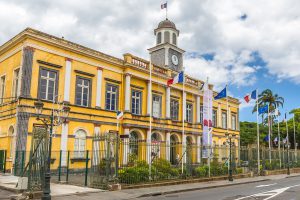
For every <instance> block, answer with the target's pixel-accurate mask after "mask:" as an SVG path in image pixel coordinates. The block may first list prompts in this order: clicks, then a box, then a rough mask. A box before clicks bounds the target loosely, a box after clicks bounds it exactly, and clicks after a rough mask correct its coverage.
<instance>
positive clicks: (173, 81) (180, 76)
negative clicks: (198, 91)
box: [167, 71, 184, 86]
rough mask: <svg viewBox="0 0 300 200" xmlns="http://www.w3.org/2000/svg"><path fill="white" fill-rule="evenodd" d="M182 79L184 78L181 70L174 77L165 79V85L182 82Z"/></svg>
mask: <svg viewBox="0 0 300 200" xmlns="http://www.w3.org/2000/svg"><path fill="white" fill-rule="evenodd" d="M183 80H184V73H183V71H182V72H180V73H179V74H177V75H176V76H175V77H174V78H172V79H169V80H168V81H167V85H168V86H169V85H172V84H176V83H183Z"/></svg>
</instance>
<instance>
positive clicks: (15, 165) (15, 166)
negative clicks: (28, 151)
mask: <svg viewBox="0 0 300 200" xmlns="http://www.w3.org/2000/svg"><path fill="white" fill-rule="evenodd" d="M17 159H18V151H16V154H15V161H14V165H13V167H14V176H16V169H17V162H16V160H17Z"/></svg>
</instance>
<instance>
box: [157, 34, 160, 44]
mask: <svg viewBox="0 0 300 200" xmlns="http://www.w3.org/2000/svg"><path fill="white" fill-rule="evenodd" d="M156 43H157V44H160V43H161V32H159V33H157V41H156Z"/></svg>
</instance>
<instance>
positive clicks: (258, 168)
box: [256, 89, 260, 174]
mask: <svg viewBox="0 0 300 200" xmlns="http://www.w3.org/2000/svg"><path fill="white" fill-rule="evenodd" d="M256 111H257V112H256V122H257V172H258V174H260V155H259V154H260V149H259V148H260V147H259V123H258V89H256Z"/></svg>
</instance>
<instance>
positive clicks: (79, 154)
mask: <svg viewBox="0 0 300 200" xmlns="http://www.w3.org/2000/svg"><path fill="white" fill-rule="evenodd" d="M79 131H82V132H81V133H84V134H85V135H84V138H83V137H82V138H81V137H79V136H78V134H79ZM76 140H77V141H78V142H77V144H76ZM86 141H87V132H86V131H85V130H84V129H78V130H76V132H75V134H74V157H75V158H85V151H86V146H87V145H86ZM82 142H84V150H82V149H81V147H82Z"/></svg>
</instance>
